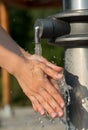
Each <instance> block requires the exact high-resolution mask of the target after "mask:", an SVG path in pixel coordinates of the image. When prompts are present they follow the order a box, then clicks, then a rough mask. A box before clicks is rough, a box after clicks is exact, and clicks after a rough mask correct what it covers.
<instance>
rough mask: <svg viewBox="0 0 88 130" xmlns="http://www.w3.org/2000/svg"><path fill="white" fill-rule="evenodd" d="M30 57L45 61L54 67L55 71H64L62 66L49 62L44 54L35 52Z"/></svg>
mask: <svg viewBox="0 0 88 130" xmlns="http://www.w3.org/2000/svg"><path fill="white" fill-rule="evenodd" d="M30 59H32V60H37V61H40V62H42V63H44V64H45V65H47V66H48V67H50V68H52V69H54V70H55V71H58V72H62V71H63V68H62V67H59V66H56V65H55V64H53V63H51V62H49V61H48V60H47V59H45V58H44V57H42V56H39V55H36V54H35V55H32V56H30Z"/></svg>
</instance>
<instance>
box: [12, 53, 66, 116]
mask: <svg viewBox="0 0 88 130" xmlns="http://www.w3.org/2000/svg"><path fill="white" fill-rule="evenodd" d="M62 70H63V69H62V68H61V67H58V66H56V65H54V64H52V63H50V62H48V61H47V60H46V59H45V58H43V57H42V56H37V55H31V56H26V60H23V61H22V63H21V66H20V70H18V71H17V72H16V73H15V77H16V78H17V80H18V82H19V84H20V85H21V87H22V89H23V91H24V93H25V94H26V95H27V97H28V98H29V99H30V100H31V102H32V105H33V108H34V110H35V111H37V112H40V113H41V114H42V115H43V114H45V113H46V112H48V113H49V114H50V115H51V117H52V118H55V117H57V116H59V117H61V116H63V114H64V110H63V109H64V107H65V102H64V100H63V98H62V95H61V93H60V90H59V88H58V85H57V83H56V80H60V79H62V78H63V74H62Z"/></svg>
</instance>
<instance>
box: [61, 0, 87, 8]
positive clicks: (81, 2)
mask: <svg viewBox="0 0 88 130" xmlns="http://www.w3.org/2000/svg"><path fill="white" fill-rule="evenodd" d="M63 9H64V10H82V9H88V0H63Z"/></svg>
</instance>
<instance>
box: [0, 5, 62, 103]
mask: <svg viewBox="0 0 88 130" xmlns="http://www.w3.org/2000/svg"><path fill="white" fill-rule="evenodd" d="M60 10H61V9H56V8H53V9H48V8H43V9H34V8H33V9H21V8H20V9H19V8H16V7H14V6H13V7H10V8H9V20H10V35H11V36H12V38H13V39H14V40H15V41H16V42H17V43H18V44H19V45H20V46H21V47H23V48H24V49H25V50H26V51H28V52H30V53H31V54H33V53H34V46H35V44H34V22H35V20H36V19H37V18H45V17H47V16H49V15H52V14H56V13H59V11H60ZM42 49H43V56H44V57H45V58H47V59H48V60H49V61H51V62H53V63H55V64H57V65H59V66H62V67H63V64H64V62H63V59H64V58H63V55H64V54H63V51H64V50H63V48H61V47H57V46H50V45H48V42H47V40H42ZM0 77H1V75H0ZM0 80H1V79H0ZM1 89H2V85H1V82H0V105H1V100H2V94H1ZM11 96H12V105H22V106H24V105H30V104H31V103H30V101H29V99H28V98H27V97H26V96H25V94H24V93H23V92H22V90H21V88H20V86H19V84H18V82H17V81H16V79H15V78H14V77H12V91H11Z"/></svg>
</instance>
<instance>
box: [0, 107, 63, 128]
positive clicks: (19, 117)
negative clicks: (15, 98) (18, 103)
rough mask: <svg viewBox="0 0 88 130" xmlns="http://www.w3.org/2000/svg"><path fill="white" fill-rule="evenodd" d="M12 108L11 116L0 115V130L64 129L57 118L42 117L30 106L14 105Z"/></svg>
mask: <svg viewBox="0 0 88 130" xmlns="http://www.w3.org/2000/svg"><path fill="white" fill-rule="evenodd" d="M13 110H14V115H13V116H12V117H9V118H5V117H3V116H0V130H65V125H63V123H62V122H61V121H60V120H59V118H56V119H54V120H52V119H51V118H50V117H42V116H41V115H40V114H38V113H35V112H34V111H33V109H32V108H30V107H26V108H21V107H18V108H17V107H16V108H13ZM0 115H1V113H0Z"/></svg>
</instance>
